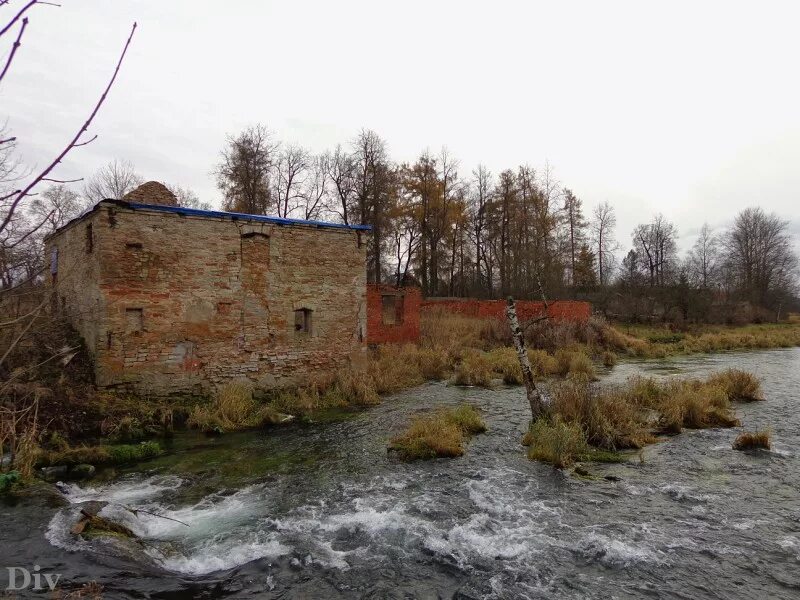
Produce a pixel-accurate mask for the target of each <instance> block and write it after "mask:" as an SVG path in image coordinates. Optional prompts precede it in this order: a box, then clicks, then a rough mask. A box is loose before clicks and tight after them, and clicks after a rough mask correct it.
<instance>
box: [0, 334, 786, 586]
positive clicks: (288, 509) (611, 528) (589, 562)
mask: <svg viewBox="0 0 800 600" xmlns="http://www.w3.org/2000/svg"><path fill="white" fill-rule="evenodd" d="M732 366H735V367H738V368H742V369H746V370H749V371H752V372H754V373H755V374H757V375H758V376H759V377H761V379H762V382H763V387H764V392H765V395H766V397H767V401H766V402H763V403H754V404H746V405H739V406H737V413H738V414H739V416H740V418H741V419H742V421H743V423H744V426H745V427H746V428H747V429H750V430H752V429H755V428H763V427H771V429H772V432H773V443H774V447H773V450H772V451H771V452H763V451H762V452H757V453H743V452H736V451H733V450H732V449H731V444H732V442H733V439H734V438H735V437H736V435H737V433H738V432H739V431H740V429H717V430H701V431H687V432H685V433H683V434H681V435H679V436H675V437H670V438H668V439H666V440H665V441H663V442H660V443H658V444H655V445H653V446H649V447H648V448H646V449H645V450H644V451H643V452H642V453H641V456H640V455H639V453H631V456H630V460H629V461H628V462H626V463H623V464H612V465H591V466H590V469H591V471H592V472H593V473H595V474H597V475H606V474H611V475H615V476H616V477H618V478H619V481H606V480H596V481H587V480H584V479H580V478H576V477H574V476H572V475H570V474H568V473H566V472H560V471H557V470H554V469H552V468H551V467H549V466H547V465H543V464H539V463H535V462H531V461H529V460H527V459H526V458H525V452H524V448H523V447H522V446H521V445H520V439H521V437H522V434H523V433H524V431H525V427H526V424H527V421H528V408H527V403H526V402H525V399H524V391H523V389H522V388H519V387H508V388H502V389H499V390H484V389H478V388H459V387H453V386H447V385H446V384H444V383H431V384H428V385H425V386H422V387H419V388H415V389H412V390H408V391H406V392H403V393H400V394H397V395H395V396H391V397H387V398H385V399H384V400H383V403H382V404H381V405H380V406H378V407H375V408H374V409H370V410H368V411H365V412H361V413H357V414H354V415H352V416H350V417H349V418H346V419H344V420H333V421H329V422H322V423H318V424H312V425H306V426H291V427H287V428H283V429H273V430H269V431H259V432H247V433H241V434H230V435H225V436H222V437H219V438H206V437H203V436H200V435H195V434H182V435H179V436H177V437H176V439H175V441H174V446H173V447H172V448H171V452H170V453H169V454H168V455H166V456H163V457H160V458H157V459H154V460H152V461H150V462H147V463H143V464H141V465H139V466H138V468H137V470H129V471H120V472H116V473H111V474H106V478H105V479H100V480H94V481H92V482H89V483H88V484H86V485H83V486H80V487H79V486H78V485H71V486H70V487H69V489H68V490H67V492H68V493H67V498H68V500H69V502H70V504H69V505H68V506H66V507H62V508H57V507H54V506H53V505H52V503H48V502H46V501H44V500H37V501H30V500H29V501H24V502H21V503H19V504H17V505H16V506H2V507H1V508H2V533H0V541H2V544H0V566H5V565H9V566H12V565H19V566H24V567H26V568H28V569H32V568H33V565H34V564H35V565H39V566H40V569H41V572H42V573H45V572H47V573H58V574H61V576H62V582H63V581H68V582H72V583H73V584H74V583H78V582H86V581H90V580H96V581H98V582H99V583H100V584H102V585H103V586H104V588H105V597H106V598H169V599H182V598H222V597H230V598H252V597H259V598H260V597H264V598H324V599H334V598H461V599H468V598H598V599H599V598H604V599H605V598H642V597H649V598H726V599H729V598H742V599H745V598H748V599H749V598H754V597H763V598H797V597H799V596H800V457H798V451H797V448H798V446H799V443H800V410H798V408H800V400H798V390H799V389H800V348H793V349H781V350H768V351H758V352H741V353H727V354H717V355H698V356H689V357H680V358H673V359H669V360H659V361H641V362H624V363H622V364H620V365H617V366H616V367H614V369H613V370H611V371H610V372H606V373H605V374H604V375H603V379H605V380H607V381H621V380H624V379H625V378H626V377H628V376H630V375H633V374H647V375H653V376H658V377H669V376H676V375H698V376H700V375H706V374H708V373H710V372H713V371H716V370H720V369H724V368H728V367H732ZM465 401H466V402H471V403H473V404H475V405H476V406H477V407H478V408H480V410H481V411H482V412H483V414H484V418H485V420H486V423H487V426H488V431H487V432H486V433H485V434H482V435H479V436H476V437H475V438H473V439H472V441H471V442H470V444H469V446H468V448H467V450H466V454H465V455H464V456H463V457H461V458H458V459H452V460H450V459H442V460H434V461H428V462H416V463H411V464H405V463H401V462H398V461H397V460H396V459H395V458H393V457H392V456H391V455H390V454H388V453H387V451H386V442H387V439H388V438H390V437H391V436H392V434H393V433H394V432H395V431H397V430H398V429H399V428H400V427H402V426H403V425H404V424H405V423H406V422H407V420H408V418H409V416H410V415H411V414H413V413H414V412H415V411H418V410H420V409H423V408H429V407H434V406H442V405H454V404H457V403H460V402H465ZM93 500H100V501H106V502H108V503H109V504H108V505H107V506H106V507H105V508H104V509H103V513H102V514H105V515H109V516H112V517H114V518H117V519H120V520H122V521H123V522H124V523H126V524H127V525H129V526H130V527H131V528H132V529H133V530H134V531H135V532H136V533H137V534H138V535H140V536H141V538H142V540H143V545H142V546H139V545H136V544H124V543H121V542H119V541H116V540H113V541H111V542H107V541H101V540H93V541H83V540H76V539H75V537H74V536H72V535H71V534H70V533H69V531H68V530H69V527H70V526H71V524H72V523H73V522H74V521H75V520H76V518H77V517H76V515H77V512H78V510H79V508H80V507H81V506H82V503H83V502H87V501H93ZM126 507H127V508H126ZM128 508H134V509H137V508H138V509H144V510H147V511H150V512H153V513H158V514H160V515H164V516H167V517H170V518H172V519H176V520H178V521H181V522H182V523H178V522H176V521H170V520H166V519H162V518H158V517H154V516H151V515H148V514H145V513H141V512H140V513H138V515H134V514H133V513H132V512H130V511H129V510H128ZM183 523H185V525H184V524H183ZM3 577H4V574H2V573H0V583H2V582H3V581H4V580H3V579H2V578H3ZM26 593H27V592H21V593H20V596H22V597H25V594H26Z"/></svg>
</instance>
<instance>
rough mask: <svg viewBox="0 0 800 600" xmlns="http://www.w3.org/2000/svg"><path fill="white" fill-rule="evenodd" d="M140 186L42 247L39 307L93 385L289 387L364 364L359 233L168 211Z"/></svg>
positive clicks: (168, 390)
mask: <svg viewBox="0 0 800 600" xmlns="http://www.w3.org/2000/svg"><path fill="white" fill-rule="evenodd" d="M145 186H148V189H145V190H142V188H140V189H139V190H138V191H137V193H135V194H132V195H129V196H128V197H127V198H126V200H122V201H120V200H105V201H102V202H100V203H98V204H97V205H96V206H95V207H94V208H93V209H92V210H91V211H90V212H88V213H87V214H85V215H83V216H82V217H80V218H78V219H76V220H74V221H72V222H70V223H69V224H67V225H66V226H64V227H62V228H61V229H59V230H58V231H57V232H55V233H54V234H52V235H51V236H50V237H49V238H48V239H47V240H46V252H47V256H48V258H49V261H50V271H49V279H50V283H51V286H52V309H53V310H54V311H56V312H59V313H61V314H63V315H64V316H65V317H66V318H67V319H68V320H69V321H70V322H71V323H72V324H73V325H74V326H75V328H76V329H77V330H78V332H79V333H80V334H81V335H82V336H83V338H84V340H85V342H86V345H87V347H88V350H89V352H90V353H91V354H92V356H93V358H94V361H95V375H96V382H97V384H98V385H99V386H101V387H123V388H131V389H133V390H135V391H137V392H139V393H145V394H152V395H154V396H164V395H169V394H178V393H197V394H201V393H207V392H209V391H210V390H212V389H213V388H214V387H216V386H217V385H218V384H220V383H223V382H225V381H228V380H231V379H238V378H246V379H249V380H251V381H252V382H253V383H254V384H255V385H256V386H258V387H265V388H266V387H274V386H282V385H292V384H296V383H301V382H302V381H304V380H306V379H307V378H308V377H309V376H311V375H315V374H319V373H326V372H331V371H333V370H335V369H337V368H339V367H340V366H342V365H344V364H346V363H348V362H349V361H350V360H352V359H353V358H355V357H358V356H360V355H361V354H363V352H364V349H365V343H366V325H367V323H366V318H367V317H366V314H367V313H366V267H365V263H366V255H365V253H366V250H365V244H364V241H363V240H362V237H363V235H364V233H365V231H366V230H369V227H368V226H346V225H338V224H332V223H318V222H309V221H298V220H291V219H280V218H274V217H265V216H254V215H239V214H234V213H222V212H214V211H201V210H193V209H185V208H179V207H177V206H175V205H174V204H175V203H174V202H170V198H169V196H168V195H167V194H169V191H168V190H166V188H164V186H161V184H157V183H156V184H154V182H150V183H148V184H145ZM145 186H143V187H145ZM159 186H160V187H159ZM164 192H166V194H165V193H164ZM170 196H171V194H170ZM173 198H174V197H173ZM145 200H147V202H145Z"/></svg>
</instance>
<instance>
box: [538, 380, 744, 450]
mask: <svg viewBox="0 0 800 600" xmlns="http://www.w3.org/2000/svg"><path fill="white" fill-rule="evenodd" d="M746 375H749V374H746ZM729 381H734V382H741V381H746V382H747V383H748V385H747V386H746V389H747V390H749V391H752V390H753V389H754V387H753V381H755V382H756V383H757V381H758V380H757V379H755V378H754V377H753V376H752V375H749V376H748V377H744V375H743V374H742V373H741V372H737V373H734V374H731V373H722V374H717V375H712V376H711V377H709V378H707V379H704V380H700V379H672V380H667V381H657V380H655V379H652V378H641V377H639V378H631V379H629V380H628V381H627V382H626V383H625V384H624V385H618V386H597V385H592V384H590V383H589V382H588V381H587V380H585V379H570V380H567V381H563V382H561V383H558V384H555V385H554V386H552V388H551V390H550V398H551V404H550V406H549V409H548V415H547V416H546V417H544V418H543V419H540V420H539V421H537V422H536V423H533V424H532V425H531V429H530V430H529V432H528V433H527V434H526V436H525V440H524V443H526V444H527V445H530V446H531V447H532V448H535V450H531V451H530V452H529V454H530V455H531V456H532V457H534V458H536V459H537V460H546V461H547V462H554V464H557V465H564V464H568V463H570V462H571V461H573V460H577V459H580V458H581V456H589V455H590V451H591V449H600V450H606V451H617V450H621V449H629V448H642V447H644V446H645V445H647V444H652V443H654V442H655V441H657V439H658V438H657V434H659V433H680V432H681V431H682V430H683V429H684V428H689V429H703V428H711V427H735V426H738V425H739V424H740V423H739V420H738V419H737V418H736V415H735V413H734V410H733V406H732V404H731V402H732V401H736V400H739V399H742V397H743V396H741V395H740V389H741V385H730V384H728V386H727V387H726V382H729ZM577 432H580V435H581V436H582V441H583V443H584V445H585V448H588V449H589V450H586V449H584V451H583V454H581V453H580V452H578V449H581V448H584V446H582V445H581V444H578V443H577V442H576V441H575V438H576V436H577ZM565 448H566V450H565Z"/></svg>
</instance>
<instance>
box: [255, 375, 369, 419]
mask: <svg viewBox="0 0 800 600" xmlns="http://www.w3.org/2000/svg"><path fill="white" fill-rule="evenodd" d="M379 403H380V397H379V396H378V391H377V389H376V382H375V381H374V380H373V378H372V377H370V374H369V373H368V372H367V371H365V370H362V369H354V368H344V369H341V370H339V371H337V372H336V373H335V374H334V375H332V376H330V377H321V378H317V379H315V380H313V381H311V382H310V383H309V384H308V385H307V386H304V387H301V388H295V389H283V390H278V391H276V392H274V393H273V394H272V395H271V396H270V397H269V403H268V404H267V406H268V407H269V408H270V409H272V410H275V411H279V412H282V413H288V414H291V415H309V414H311V413H314V412H316V411H319V410H326V409H330V408H364V407H368V406H374V405H375V404H379Z"/></svg>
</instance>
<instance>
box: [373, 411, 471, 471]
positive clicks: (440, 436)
mask: <svg viewBox="0 0 800 600" xmlns="http://www.w3.org/2000/svg"><path fill="white" fill-rule="evenodd" d="M483 431H486V425H485V424H484V422H483V419H481V416H480V413H478V411H477V410H476V409H475V408H474V407H472V406H470V405H467V404H462V405H460V406H458V407H456V408H442V409H439V410H437V411H435V412H433V413H431V414H427V415H422V416H418V417H415V418H414V419H412V421H411V424H410V425H409V426H408V427H407V428H406V429H405V431H403V432H402V433H401V434H399V435H397V436H396V437H394V438H392V440H391V441H390V442H389V449H390V450H394V451H396V452H397V453H398V455H399V456H400V458H401V459H402V460H406V461H410V460H418V459H430V458H439V457H454V456H461V455H462V454H464V442H465V439H467V438H468V437H469V436H470V435H474V434H477V433H481V432H483Z"/></svg>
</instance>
